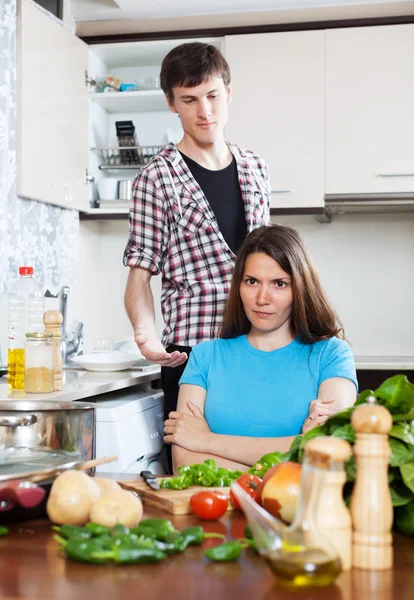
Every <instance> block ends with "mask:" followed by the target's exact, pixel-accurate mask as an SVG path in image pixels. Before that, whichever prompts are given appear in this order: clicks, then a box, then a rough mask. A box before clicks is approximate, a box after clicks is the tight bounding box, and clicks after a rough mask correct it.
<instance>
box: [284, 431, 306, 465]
mask: <svg viewBox="0 0 414 600" xmlns="http://www.w3.org/2000/svg"><path fill="white" fill-rule="evenodd" d="M302 437H303V436H302V435H297V436H296V437H295V438H294V440H293V442H292V443H291V445H290V448H289V450H288V451H287V452H285V453H284V454H282V461H283V462H286V461H292V462H299V448H300V444H301V441H302Z"/></svg>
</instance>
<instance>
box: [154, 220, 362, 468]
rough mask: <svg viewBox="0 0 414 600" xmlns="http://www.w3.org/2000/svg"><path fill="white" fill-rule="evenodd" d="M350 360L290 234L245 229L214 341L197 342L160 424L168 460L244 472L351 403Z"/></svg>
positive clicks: (296, 238) (328, 308)
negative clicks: (210, 461) (169, 448)
mask: <svg viewBox="0 0 414 600" xmlns="http://www.w3.org/2000/svg"><path fill="white" fill-rule="evenodd" d="M356 392H357V381H356V373H355V364H354V359H353V356H352V352H351V349H350V347H349V345H348V344H347V342H346V341H345V340H344V335H343V329H342V327H341V325H340V323H339V321H338V318H337V316H336V314H335V312H334V311H333V309H332V308H331V306H330V304H329V302H328V300H327V298H326V296H325V294H324V292H323V290H322V287H321V284H320V281H319V277H318V275H317V273H316V270H315V267H314V266H313V263H312V259H311V258H310V256H309V254H308V252H307V251H306V249H305V247H304V244H303V241H302V239H301V237H300V236H299V234H298V233H297V232H296V231H295V230H294V229H291V228H290V227H283V226H281V225H272V226H269V227H260V228H259V229H256V230H254V231H252V232H251V233H250V234H249V235H248V236H247V238H246V239H245V241H244V243H243V245H242V247H241V249H240V251H239V254H238V256H237V259H236V264H235V268H234V273H233V279H232V284H231V290H230V295H229V299H228V302H227V306H226V310H225V314H224V319H223V324H222V328H221V332H220V337H219V339H216V340H212V341H208V342H202V343H201V344H199V345H197V346H196V347H195V348H194V349H193V351H192V353H191V355H190V358H189V362H188V365H187V367H186V369H185V371H184V374H183V376H182V378H181V380H180V392H179V397H178V406H177V411H174V412H171V413H170V414H169V418H168V419H167V420H166V421H165V427H164V431H165V433H166V436H165V438H164V440H165V442H167V443H170V444H173V457H174V465H175V467H177V466H178V465H181V464H193V463H199V462H202V461H204V460H205V459H207V458H214V459H216V460H217V462H218V464H220V465H221V466H223V467H226V468H233V469H240V470H246V468H247V467H249V466H251V465H252V464H253V463H254V462H256V461H257V460H258V459H259V458H260V457H261V456H262V455H264V454H267V453H268V452H275V451H278V450H279V451H282V452H284V451H286V450H288V448H289V447H290V444H291V442H292V440H293V438H294V436H295V435H296V434H298V433H300V432H301V431H302V432H303V433H305V432H306V431H308V430H309V429H312V428H313V427H315V426H317V425H320V424H322V423H324V422H325V421H326V420H327V418H328V417H329V416H330V415H332V414H333V413H334V412H336V411H338V410H343V409H345V408H347V407H349V406H352V404H354V402H355V399H356Z"/></svg>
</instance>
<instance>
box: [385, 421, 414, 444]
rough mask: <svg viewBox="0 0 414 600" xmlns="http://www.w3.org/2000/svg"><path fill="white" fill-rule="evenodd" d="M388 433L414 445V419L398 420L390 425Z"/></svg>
mask: <svg viewBox="0 0 414 600" xmlns="http://www.w3.org/2000/svg"><path fill="white" fill-rule="evenodd" d="M389 435H390V437H392V438H397V439H399V440H402V441H403V442H406V443H407V444H410V445H411V446H414V421H399V422H398V423H396V424H395V425H393V426H392V428H391V431H390V433H389Z"/></svg>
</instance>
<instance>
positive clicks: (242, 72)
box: [225, 31, 325, 210]
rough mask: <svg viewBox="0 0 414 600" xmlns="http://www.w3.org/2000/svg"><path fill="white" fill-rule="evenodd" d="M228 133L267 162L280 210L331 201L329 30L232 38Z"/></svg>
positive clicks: (228, 45)
mask: <svg viewBox="0 0 414 600" xmlns="http://www.w3.org/2000/svg"><path fill="white" fill-rule="evenodd" d="M225 55H226V58H227V60H228V62H229V64H230V69H231V74H232V86H233V100H232V104H231V106H230V111H229V122H228V126H227V128H226V137H227V138H228V139H229V140H231V141H234V142H235V143H237V144H239V145H240V146H242V147H245V148H251V149H252V150H254V151H255V152H257V153H259V154H261V155H262V156H263V157H264V159H265V160H266V162H267V164H268V167H269V171H270V182H271V186H272V198H271V207H272V208H273V209H293V210H294V209H298V208H299V209H305V210H306V209H310V210H312V209H314V208H315V207H323V206H324V76H325V75H324V69H325V65H324V60H325V31H300V32H286V33H265V34H252V35H234V36H227V37H226V38H225Z"/></svg>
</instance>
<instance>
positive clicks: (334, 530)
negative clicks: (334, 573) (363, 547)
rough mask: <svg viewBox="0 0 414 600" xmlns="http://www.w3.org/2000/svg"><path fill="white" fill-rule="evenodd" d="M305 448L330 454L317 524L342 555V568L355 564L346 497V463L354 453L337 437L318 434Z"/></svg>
mask: <svg viewBox="0 0 414 600" xmlns="http://www.w3.org/2000/svg"><path fill="white" fill-rule="evenodd" d="M305 449H306V451H308V452H309V451H313V452H320V453H322V454H325V455H326V456H328V457H329V463H330V465H329V468H328V470H327V471H326V472H325V479H324V483H323V487H322V489H321V492H320V496H319V502H318V508H317V511H316V525H317V528H318V530H319V531H320V532H321V533H323V534H324V535H325V537H327V538H328V539H329V541H330V542H331V543H332V545H333V546H334V547H335V549H336V551H337V552H338V555H339V557H340V559H341V563H342V570H343V571H348V570H349V569H350V568H351V567H352V521H351V513H350V511H349V509H348V508H347V507H346V505H345V502H344V499H343V487H344V484H345V481H346V473H345V469H344V463H345V462H346V461H347V460H348V459H349V457H350V456H351V446H350V444H349V443H348V442H346V441H345V440H342V439H340V438H337V437H333V436H331V437H316V438H313V439H311V440H309V442H307V444H306V446H305Z"/></svg>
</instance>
